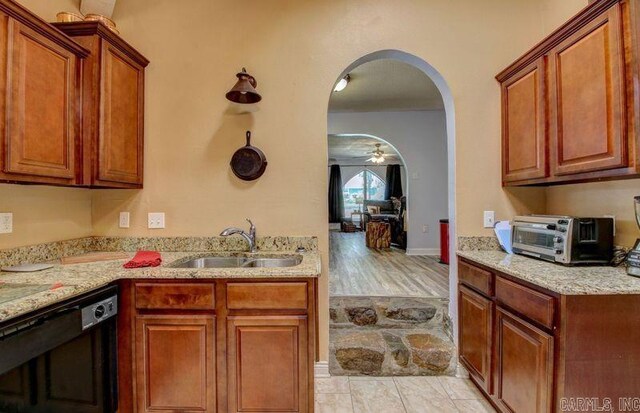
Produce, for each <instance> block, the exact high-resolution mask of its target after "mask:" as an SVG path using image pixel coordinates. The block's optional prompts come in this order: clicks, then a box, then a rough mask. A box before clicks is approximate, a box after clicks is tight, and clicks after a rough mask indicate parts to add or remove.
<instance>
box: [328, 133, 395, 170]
mask: <svg viewBox="0 0 640 413" xmlns="http://www.w3.org/2000/svg"><path fill="white" fill-rule="evenodd" d="M376 143H379V144H381V146H380V149H381V150H383V151H384V154H385V158H386V160H387V161H391V162H394V163H402V161H401V159H400V157H399V156H398V152H396V151H395V149H393V148H392V147H391V146H390V145H389V144H387V143H386V142H383V141H380V140H378V139H375V138H372V137H369V136H361V135H349V136H343V135H329V161H330V162H339V161H348V162H366V160H367V159H369V158H371V152H373V151H374V150H375V149H376V146H375V145H376ZM372 165H373V163H372Z"/></svg>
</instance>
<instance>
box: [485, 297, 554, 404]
mask: <svg viewBox="0 0 640 413" xmlns="http://www.w3.org/2000/svg"><path fill="white" fill-rule="evenodd" d="M495 376H496V377H495V386H496V391H495V396H496V398H497V402H498V404H499V405H501V407H503V408H504V410H505V411H510V412H518V413H546V412H551V411H552V408H551V402H552V395H553V391H552V387H551V386H552V382H553V337H552V336H550V335H548V334H547V333H545V332H543V331H541V330H539V329H538V328H536V327H534V326H533V325H531V324H529V323H527V322H525V321H524V320H522V319H520V318H518V317H515V316H513V315H511V314H509V313H508V312H506V311H504V310H503V309H502V308H501V307H500V306H498V307H497V309H496V372H495Z"/></svg>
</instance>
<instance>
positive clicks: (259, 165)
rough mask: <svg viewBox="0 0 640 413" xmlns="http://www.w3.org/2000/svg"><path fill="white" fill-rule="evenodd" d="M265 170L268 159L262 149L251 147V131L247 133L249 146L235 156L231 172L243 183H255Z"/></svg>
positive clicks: (232, 160)
mask: <svg viewBox="0 0 640 413" xmlns="http://www.w3.org/2000/svg"><path fill="white" fill-rule="evenodd" d="M265 169H267V157H266V156H264V152H262V151H261V150H260V149H258V148H256V147H255V146H251V131H247V144H246V145H245V146H243V147H242V148H240V149H238V150H237V151H236V152H235V153H234V154H233V157H232V158H231V170H232V171H233V173H234V174H235V175H236V176H237V177H238V178H240V179H242V180H243V181H253V180H256V179H258V178H260V177H261V176H262V174H263V173H264V171H265Z"/></svg>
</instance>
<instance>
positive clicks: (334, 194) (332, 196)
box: [329, 165, 344, 223]
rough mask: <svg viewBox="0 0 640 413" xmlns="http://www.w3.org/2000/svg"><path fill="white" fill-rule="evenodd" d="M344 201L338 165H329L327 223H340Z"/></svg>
mask: <svg viewBox="0 0 640 413" xmlns="http://www.w3.org/2000/svg"><path fill="white" fill-rule="evenodd" d="M343 208H344V199H343V198H342V174H341V173H340V165H331V174H330V175H329V222H330V223H334V222H342V214H343Z"/></svg>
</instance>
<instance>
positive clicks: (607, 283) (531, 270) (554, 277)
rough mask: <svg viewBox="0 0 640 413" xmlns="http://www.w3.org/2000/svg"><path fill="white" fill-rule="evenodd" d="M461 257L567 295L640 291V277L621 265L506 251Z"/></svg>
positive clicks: (461, 253) (463, 253)
mask: <svg viewBox="0 0 640 413" xmlns="http://www.w3.org/2000/svg"><path fill="white" fill-rule="evenodd" d="M457 254H458V256H460V257H463V258H467V259H469V260H470V261H474V262H477V263H478V264H482V265H485V266H487V267H489V268H493V269H495V270H498V271H501V272H503V273H505V274H508V275H511V276H513V277H515V278H519V279H521V280H524V281H528V282H530V283H531V284H535V285H537V286H540V287H542V288H545V289H547V290H550V291H553V292H556V293H559V294H563V295H613V294H640V278H638V277H633V276H630V275H627V273H626V269H625V267H624V266H620V267H605V266H593V267H588V266H587V267H565V266H563V265H560V264H553V263H550V262H545V261H540V260H536V259H533V258H528V257H524V256H522V255H515V254H507V253H504V252H502V251H458V252H457Z"/></svg>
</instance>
